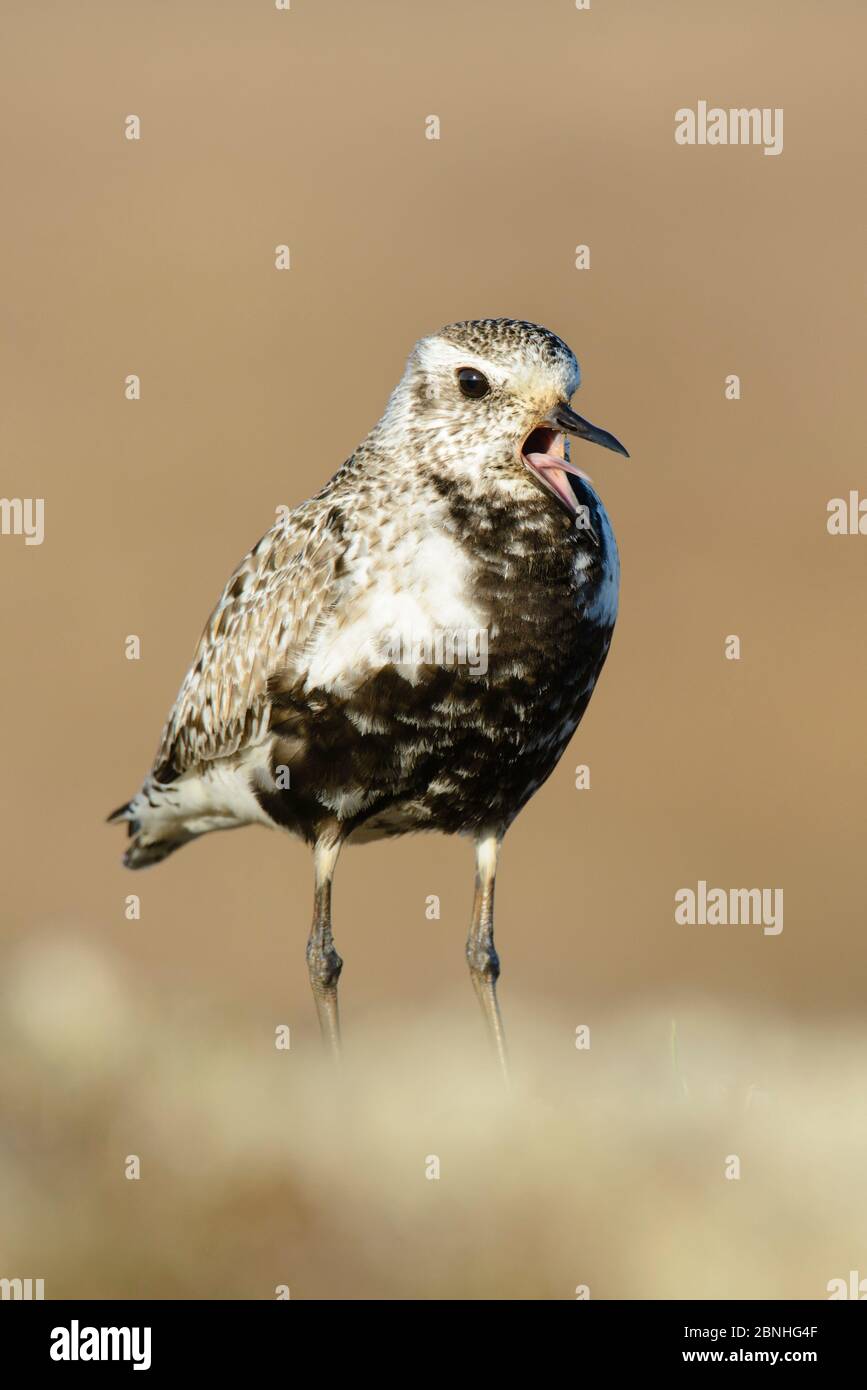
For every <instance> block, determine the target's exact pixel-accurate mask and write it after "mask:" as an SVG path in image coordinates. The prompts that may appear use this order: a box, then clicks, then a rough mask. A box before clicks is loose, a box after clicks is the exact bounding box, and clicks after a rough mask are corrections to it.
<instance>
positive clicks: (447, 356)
mask: <svg viewBox="0 0 867 1390" xmlns="http://www.w3.org/2000/svg"><path fill="white" fill-rule="evenodd" d="M579 379H580V378H579V370H578V364H577V362H576V360H575V357H574V355H573V353H572V352H571V351H570V349H569V348H568V347H567V346H566V344H565V343H564V342H562V341H561V340H560V338H558V337H556V336H555V335H554V334H553V333H551V332H549V331H548V330H547V329H545V328H541V327H539V326H538V325H536V324H531V323H521V322H516V321H515V320H512V319H483V320H479V321H476V322H467V323H456V324H451V325H449V326H448V327H446V328H444V329H442V331H441V332H439V333H436V334H433V335H432V336H431V337H427V338H422V339H421V341H420V342H419V343H417V344H416V346H415V348H414V349H413V351H412V353H411V355H410V357H409V361H408V363H407V367H406V371H405V372H404V375H403V377H402V379H401V381H400V383H399V384H398V386H397V387H396V389H395V390H394V392H393V393H392V396H391V398H390V400H389V402H388V405H387V408H386V410H385V413H384V415H383V417H382V419H381V420H380V421H379V423H378V424H377V425H376V426H375V427H374V429H373V430H372V431H371V433H370V434H369V435H368V437H367V438H366V439H365V440H364V442H363V443H362V444H360V445H359V447H358V448H357V449H356V451H355V453H354V454H353V455H352V457H351V458H349V459H348V460H347V461H346V463H344V464H343V466H342V468H340V469H339V471H338V472H337V473H336V474H335V475H334V477H333V478H332V479H331V481H330V482H328V483H326V485H325V486H324V487H323V488H322V490H321V492H319V493H318V494H317V495H316V496H315V497H314V498H312V499H311V500H310V501H307V502H302V504H301V505H300V506H299V507H297V508H296V509H295V511H293V512H292V513H291V514H290V515H289V517H288V520H281V521H279V522H278V523H277V524H276V525H275V526H273V527H272V529H271V530H270V531H268V533H267V534H266V535H265V536H263V538H262V539H261V540H260V541H259V543H258V545H256V546H255V547H254V549H253V550H252V551H251V552H250V554H249V555H248V556H247V557H246V558H245V559H244V560H243V561H242V562H241V564H240V565H239V566H238V568H237V569H236V570H235V572H234V574H233V575H232V577H231V578H230V580H229V582H228V584H227V585H226V588H225V590H224V592H223V595H222V598H221V599H220V601H219V603H218V604H217V606H216V608H215V609H214V611H213V613H212V615H211V617H210V619H209V620H208V623H207V626H206V627H205V631H204V633H203V635H202V637H201V640H200V642H199V646H198V649H197V651H196V654H195V658H194V660H193V664H192V666H191V667H190V670H189V671H188V673H187V675H186V677H185V679H184V682H183V684H182V686H181V689H180V693H179V695H178V698H177V702H176V704H175V706H174V709H173V710H172V712H171V714H170V715H169V718H168V722H167V724H166V726H165V729H164V731H163V735H162V741H161V743H160V747H159V751H158V753H157V757H156V760H155V762H154V766H153V770H152V771H151V772H150V773H149V774H148V776H147V777H146V778H145V781H144V785H143V786H142V788H141V791H139V792H138V794H137V795H136V796H134V797H133V799H132V800H131V801H130V802H129V803H128V804H126V805H125V806H122V807H120V809H119V810H117V811H116V812H114V814H113V816H112V817H111V819H113V820H122V821H127V822H129V834H130V836H131V843H130V845H129V847H128V849H127V852H126V856H125V859H124V862H125V863H126V864H127V865H128V866H129V867H130V868H133V869H138V868H143V867H144V866H145V865H148V864H155V863H157V862H158V861H159V860H161V859H164V858H165V857H166V856H167V855H168V854H171V853H172V851H173V850H176V849H178V848H179V847H180V846H181V845H183V844H185V843H186V842H187V841H188V840H192V839H195V838H196V837H197V836H199V835H204V834H207V833H208V831H211V830H228V829H233V828H235V827H237V826H241V825H251V824H259V825H266V826H270V827H275V826H277V827H280V828H282V829H284V830H288V831H291V832H292V833H293V834H296V835H299V836H301V837H302V838H303V839H305V840H306V841H307V842H308V843H309V844H310V845H311V846H312V847H313V856H314V868H315V898H314V914H313V926H312V930H311V933H310V938H309V941H308V945H307V961H308V967H309V972H310V980H311V984H312V986H313V993H314V998H315V1001H316V1007H317V1011H318V1014H319V1022H320V1025H321V1028H322V1033H323V1036H324V1037H325V1039H326V1041H327V1043H328V1044H329V1045H330V1046H331V1048H332V1049H333V1050H334V1051H335V1052H336V1051H337V1050H338V1049H339V1023H338V1012H337V981H338V977H339V975H340V970H341V966H342V961H341V959H340V956H339V955H338V954H337V950H336V949H335V946H334V941H333V938H332V930H331V881H332V875H333V872H334V866H335V863H336V861H337V856H338V854H339V852H340V849H341V846H342V845H344V844H346V843H353V844H355V843H362V842H364V841H367V840H374V839H378V838H380V837H382V836H391V835H401V834H405V833H407V832H408V831H415V830H440V831H444V832H445V833H446V834H464V835H469V836H472V837H473V839H474V841H475V861H476V876H475V899H474V904H473V912H472V919H471V924H470V930H469V937H468V940H467V959H468V961H469V967H470V972H471V976H472V981H473V984H474V986H475V989H476V992H477V994H478V997H479V1000H480V1002H481V1005H482V1009H483V1011H484V1014H485V1017H486V1019H487V1022H488V1026H489V1028H490V1031H491V1034H492V1037H493V1041H494V1043H495V1046H496V1049H497V1052H498V1054H499V1057H500V1060H501V1062H502V1063H503V1065H504V1066H505V1050H504V1040H503V1028H502V1022H501V1018H500V1012H499V1007H498V1004H497V997H496V982H497V978H498V976H499V961H498V958H497V953H496V950H495V947H494V927H493V898H494V876H495V872H496V866H497V856H498V851H499V847H500V842H501V840H502V838H503V835H504V834H505V832H506V830H507V829H508V827H509V826H510V825H511V823H512V821H513V820H514V819H515V817H516V816H517V814H518V812H519V811H520V810H521V808H522V807H523V806H524V805H525V804H526V802H527V801H528V800H529V798H530V797H531V796H532V795H533V793H534V792H535V791H536V790H537V789H538V788H539V787H540V786H541V785H542V783H543V782H544V781H545V780H546V778H547V777H548V776H550V774H551V772H552V771H553V769H554V767H555V766H556V764H557V761H558V759H559V758H560V756H561V754H562V753H563V750H564V749H565V747H566V744H567V743H568V742H569V739H570V738H571V736H572V734H573V732H574V731H575V728H576V726H577V724H578V722H579V720H580V719H581V716H582V715H583V713H584V710H585V708H586V706H587V703H588V701H589V699H590V696H591V694H592V693H593V688H594V686H595V685H596V681H597V678H598V676H599V672H600V670H601V669H602V665H603V663H604V661H605V657H606V655H607V653H608V648H609V644H610V642H611V633H612V629H613V627H614V620H615V617H616V614H617V601H618V589H619V572H620V571H619V561H618V556H617V547H616V544H615V541H614V536H613V534H612V531H611V526H610V524H609V521H608V517H607V515H606V513H605V509H604V507H603V505H602V503H601V501H600V499H599V497H598V496H597V494H596V492H595V491H594V489H593V488H592V486H591V485H590V482H589V480H588V479H587V478H586V477H585V476H584V475H583V474H582V473H581V472H580V470H579V469H577V468H576V467H575V466H574V464H572V463H571V462H570V461H569V454H568V447H567V436H568V435H575V436H577V437H578V438H580V439H586V440H590V441H591V442H593V443H595V444H602V445H604V446H605V447H606V448H608V449H614V450H616V451H617V452H618V453H621V454H625V453H626V450H625V449H624V448H623V446H622V445H621V444H619V443H618V441H617V440H616V439H615V438H614V437H613V436H612V435H610V434H608V433H607V432H606V431H605V430H601V429H597V428H596V426H595V425H591V424H588V422H587V421H586V420H583V419H582V418H581V417H580V416H579V415H576V414H575V413H574V411H573V410H572V409H571V406H570V405H569V401H570V399H571V397H572V395H573V393H574V392H575V390H576V389H577V387H578V384H579Z"/></svg>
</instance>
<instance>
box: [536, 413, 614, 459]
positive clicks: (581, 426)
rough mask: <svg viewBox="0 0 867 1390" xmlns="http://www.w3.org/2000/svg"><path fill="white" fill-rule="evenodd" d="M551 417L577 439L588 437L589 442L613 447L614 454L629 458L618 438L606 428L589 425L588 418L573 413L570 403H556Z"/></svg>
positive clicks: (609, 447) (607, 447)
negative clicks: (584, 418) (601, 428)
mask: <svg viewBox="0 0 867 1390" xmlns="http://www.w3.org/2000/svg"><path fill="white" fill-rule="evenodd" d="M551 419H552V420H553V421H554V423H555V424H556V425H557V426H558V427H559V428H560V429H561V430H565V431H566V433H567V434H575V435H577V436H578V438H579V439H589V441H590V443H591V444H601V445H602V447H603V449H613V450H614V452H615V454H622V455H623V457H624V458H627V459H628V458H629V454H628V453H627V452H626V450H625V449H624V447H623V445H622V444H621V443H620V440H619V439H615V438H614V435H613V434H609V433H608V431H607V430H600V429H599V428H598V426H597V425H591V423H590V421H589V420H582V418H581V416H580V415H576V414H575V411H574V410H573V409H572V407H571V405H566V404H565V403H564V404H563V405H558V406H557V408H556V409H555V411H554V413H553V415H552V416H551Z"/></svg>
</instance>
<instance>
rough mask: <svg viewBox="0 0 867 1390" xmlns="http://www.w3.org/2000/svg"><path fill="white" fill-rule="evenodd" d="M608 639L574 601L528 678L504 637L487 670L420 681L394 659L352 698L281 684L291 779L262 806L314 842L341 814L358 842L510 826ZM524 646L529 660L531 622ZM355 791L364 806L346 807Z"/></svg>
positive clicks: (580, 708)
mask: <svg viewBox="0 0 867 1390" xmlns="http://www.w3.org/2000/svg"><path fill="white" fill-rule="evenodd" d="M520 626H521V625H518V631H516V634H515V638H516V641H517V639H518V633H519V632H520ZM610 638H611V629H610V628H607V627H600V626H598V625H597V624H594V623H585V624H582V625H579V624H577V623H576V621H575V613H574V609H573V612H572V633H571V641H569V642H568V643H562V644H561V645H560V646H559V648H558V647H555V648H553V649H551V648H549V649H548V650H547V652H546V659H545V660H544V662H542V661H538V660H535V661H533V662H532V664H531V665H530V666H529V667H528V668H526V669H525V670H524V672H523V673H522V674H520V675H517V674H510V673H509V667H510V666H511V663H512V661H513V660H515V659H518V656H519V654H518V651H517V648H516V649H515V650H512V645H513V644H512V642H511V641H506V642H504V643H503V644H502V647H501V649H500V650H499V651H498V650H497V645H496V643H494V644H493V647H492V650H491V652H490V653H489V667H488V671H487V673H486V674H485V675H484V676H477V677H473V676H471V675H469V674H468V673H467V672H466V671H465V670H463V669H456V668H449V667H424V668H422V671H421V679H420V680H419V682H418V683H417V684H415V685H410V684H409V682H407V681H406V680H405V679H403V678H402V677H401V676H399V675H398V674H397V673H396V672H395V671H394V670H393V669H391V668H386V669H384V670H382V671H380V672H378V673H377V674H375V675H373V676H372V677H371V678H370V679H369V680H367V681H366V682H365V683H364V684H363V685H362V686H361V687H360V688H359V689H358V690H357V691H356V692H354V694H353V695H352V696H351V697H349V698H337V697H335V696H334V695H332V694H331V693H329V692H327V691H324V690H322V691H315V690H314V691H311V692H308V693H306V694H305V695H303V697H302V695H301V692H300V691H298V690H291V689H284V690H280V689H276V688H275V689H274V690H273V691H272V698H273V708H272V718H271V730H272V734H273V746H272V752H271V766H272V773H273V774H274V775H275V778H276V776H277V772H278V770H279V769H281V768H288V769H289V783H290V785H289V786H288V787H287V788H285V790H281V791H259V792H257V795H258V797H259V801H260V804H261V805H262V807H263V809H264V810H265V812H266V813H267V814H268V815H269V816H270V817H271V818H272V819H273V820H274V821H275V822H276V823H277V824H279V825H281V826H285V827H286V828H287V829H289V830H292V831H294V832H295V833H297V834H300V835H302V836H303V837H304V838H305V839H308V840H315V839H316V838H317V836H318V835H319V834H320V833H321V832H322V830H323V828H324V827H325V826H326V825H327V824H329V823H331V822H333V821H334V820H339V821H340V822H341V823H342V824H343V827H344V830H345V833H346V834H350V833H352V834H353V835H354V838H356V839H360V838H365V837H366V838H371V837H373V836H374V835H376V836H378V835H389V834H402V833H405V832H407V831H410V830H419V829H430V830H440V831H445V832H447V833H457V832H462V831H463V832H471V831H476V830H479V829H482V828H488V827H491V826H499V827H502V828H505V827H506V826H507V825H509V824H510V822H511V821H512V820H513V819H514V818H515V816H516V815H517V814H518V812H519V811H520V810H521V808H522V806H524V804H525V803H526V802H527V800H528V799H529V797H530V796H532V794H533V792H534V791H535V790H536V789H537V787H539V786H540V785H541V783H542V782H544V781H545V779H546V778H547V777H548V776H549V775H550V773H551V772H552V771H553V769H554V767H555V766H556V764H557V762H558V760H559V758H560V756H561V754H562V752H563V750H564V748H565V746H566V744H567V743H568V741H569V739H570V737H571V735H572V733H573V732H574V730H575V728H576V726H577V724H578V722H579V720H580V719H581V716H582V715H583V713H584V710H585V709H586V707H587V704H588V701H589V700H590V696H591V695H592V693H593V688H594V686H595V684H596V680H597V677H598V675H599V672H600V670H601V669H602V665H603V663H604V661H605V657H606V655H607V652H608V647H609V644H610ZM519 644H520V658H521V659H523V660H524V661H527V660H528V650H527V634H526V632H525V631H523V632H520V639H519ZM371 724H372V725H373V726H374V727H373V728H372V729H371V728H370V727H369V726H370V725H371ZM283 780H284V781H285V780H286V779H285V774H284V777H283ZM355 792H358V793H361V794H362V795H363V797H364V805H363V806H361V807H359V808H357V809H356V808H354V807H352V806H351V805H348V806H346V807H345V808H344V809H343V810H341V809H340V808H339V807H337V806H336V804H335V803H336V798H338V797H340V796H341V795H345V794H347V793H349V794H353V793H355Z"/></svg>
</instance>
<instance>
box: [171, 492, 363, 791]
mask: <svg viewBox="0 0 867 1390" xmlns="http://www.w3.org/2000/svg"><path fill="white" fill-rule="evenodd" d="M334 520H335V514H334V512H333V511H332V510H331V509H329V508H328V507H327V506H323V505H322V503H321V501H317V499H314V500H313V501H312V502H307V503H304V504H303V505H302V506H301V507H298V508H297V509H296V510H295V511H294V512H293V513H292V514H291V516H290V517H289V518H288V521H287V522H286V524H285V525H284V524H280V525H278V526H275V527H274V528H273V529H272V530H271V531H269V532H268V533H267V534H266V535H264V536H263V537H262V539H261V540H260V541H259V543H258V545H256V546H255V547H254V549H253V550H251V552H250V554H249V555H248V556H246V558H245V559H244V560H242V562H241V564H240V565H239V566H238V568H237V569H236V570H235V572H234V574H233V575H232V577H231V578H230V580H229V582H228V583H227V585H226V587H225V589H224V591H223V595H222V597H221V599H220V601H219V603H218V604H217V606H216V608H215V609H214V611H213V613H212V614H211V616H210V618H209V619H208V622H207V624H206V626H205V630H204V632H203V633H202V636H201V638H200V640H199V645H198V647H197V649H196V654H195V657H194V659H193V664H192V666H191V667H190V669H189V671H188V672H187V674H186V676H185V677H184V681H183V684H182V685H181V688H180V691H179V693H178V698H177V700H176V701H175V705H174V708H173V710H172V712H171V714H170V715H169V718H168V720H167V722H166V726H165V728H164V729H163V734H162V738H161V741H160V748H159V752H158V753H157V757H156V760H155V762H154V768H153V775H154V776H155V777H156V779H157V781H160V782H169V781H173V780H174V779H175V777H177V776H179V775H180V774H181V773H182V772H186V771H187V770H188V769H190V768H194V767H196V766H198V765H200V764H202V763H208V762H211V761H213V760H214V759H216V758H227V757H231V756H232V755H233V754H235V753H238V752H239V751H241V750H242V749H243V748H244V747H246V746H247V745H248V744H251V743H255V742H256V741H257V740H258V739H259V738H260V737H261V736H262V735H263V734H264V733H265V732H266V731H267V728H268V722H269V718H270V701H269V698H268V680H269V677H271V676H272V675H274V674H276V673H278V672H281V673H282V672H287V673H291V672H293V670H294V671H295V672H296V673H297V675H298V676H299V677H300V676H302V675H303V670H304V660H305V648H306V644H307V643H308V642H309V640H310V637H311V635H312V634H313V632H314V630H315V628H316V625H317V623H318V622H319V621H321V620H322V618H323V617H324V616H325V615H326V614H327V613H328V612H329V610H330V608H331V606H332V604H333V602H334V597H335V589H336V583H335V579H336V574H337V573H339V569H340V559H341V555H342V549H343V547H342V543H341V539H340V528H339V527H336V526H335V525H334Z"/></svg>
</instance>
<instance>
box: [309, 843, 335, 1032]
mask: <svg viewBox="0 0 867 1390" xmlns="http://www.w3.org/2000/svg"><path fill="white" fill-rule="evenodd" d="M339 853H340V841H339V840H338V841H333V840H325V839H320V840H317V842H316V847H315V849H314V851H313V864H314V869H315V873H316V892H315V897H314V900H313V926H312V927H311V928H310V936H309V938H308V940H307V969H308V972H309V974H310V984H311V986H312V989H313V998H314V1000H315V1003H316V1012H317V1014H318V1015H319V1027H320V1029H321V1031H322V1040H323V1042H324V1043H325V1045H326V1047H327V1048H328V1050H329V1051H330V1052H331V1054H332V1055H333V1056H334V1057H339V1056H340V1019H339V1017H338V1013H337V981H338V980H339V979H340V972H341V970H342V969H343V961H342V960H341V959H340V956H339V955H338V954H337V950H336V948H335V945H334V938H333V937H332V935H331V879H332V875H333V874H334V865H335V864H336V863H337V856H338V854H339Z"/></svg>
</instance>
